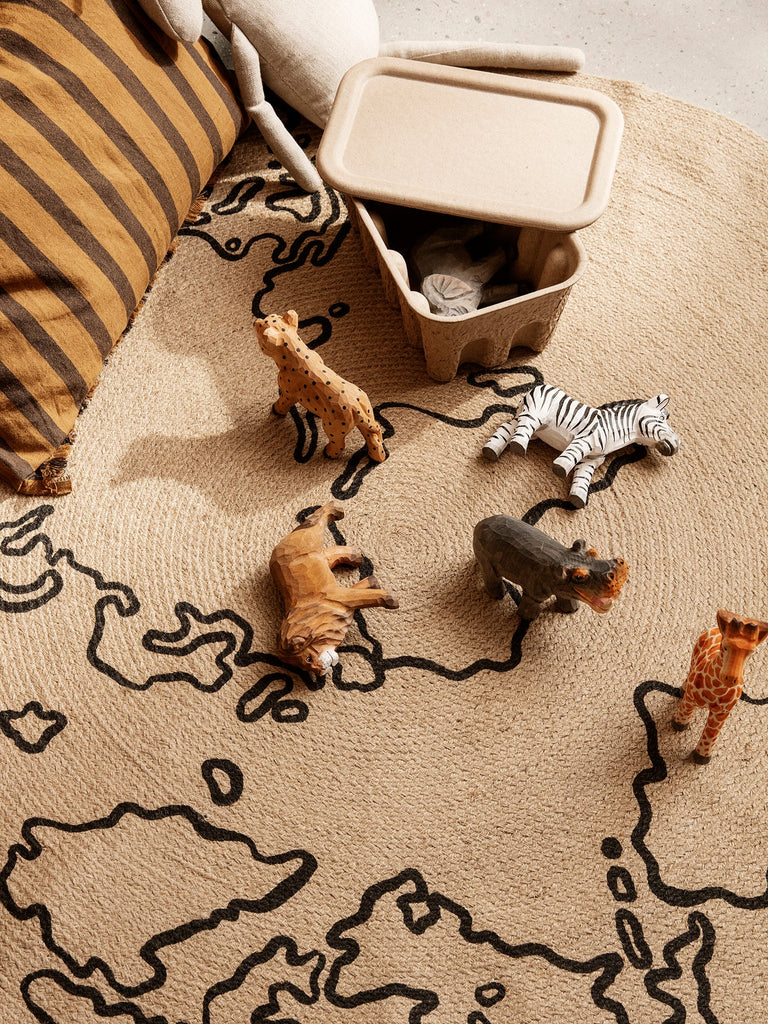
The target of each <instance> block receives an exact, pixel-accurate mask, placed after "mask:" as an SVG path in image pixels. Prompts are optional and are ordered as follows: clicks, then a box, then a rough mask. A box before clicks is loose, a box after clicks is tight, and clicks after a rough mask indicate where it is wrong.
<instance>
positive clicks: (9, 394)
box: [0, 363, 67, 451]
mask: <svg viewBox="0 0 768 1024" xmlns="http://www.w3.org/2000/svg"><path fill="white" fill-rule="evenodd" d="M0 392H2V393H3V394H4V395H5V397H6V398H7V400H8V402H6V403H2V404H0V422H2V423H3V425H4V426H5V424H6V422H8V421H9V420H10V419H11V416H12V409H11V408H10V407H9V404H8V403H10V405H11V406H13V407H15V409H17V410H18V409H23V410H24V413H23V416H24V419H25V420H26V421H27V423H28V424H30V425H31V426H33V427H34V428H35V430H36V431H37V432H38V433H39V434H40V436H41V437H42V438H44V439H45V440H46V441H47V442H48V444H50V445H51V446H53V447H55V448H58V446H59V445H60V444H61V442H62V441H63V440H64V438H65V437H66V436H67V435H66V432H65V431H63V430H62V429H61V427H59V426H58V424H56V423H54V421H53V420H52V419H51V417H50V416H49V415H48V413H47V412H46V411H45V409H43V408H42V407H41V406H40V405H39V404H38V403H37V402H36V401H34V399H33V397H32V395H30V393H29V391H28V390H27V389H26V388H25V387H24V385H23V384H22V383H21V381H20V380H19V379H18V377H16V376H15V375H14V374H13V373H11V371H10V370H9V369H8V367H7V366H5V365H4V364H3V363H0ZM27 429H28V428H27ZM19 450H20V446H19V444H18V443H17V444H16V451H19ZM21 450H22V451H23V448H21Z"/></svg>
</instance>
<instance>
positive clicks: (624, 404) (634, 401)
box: [597, 398, 647, 409]
mask: <svg viewBox="0 0 768 1024" xmlns="http://www.w3.org/2000/svg"><path fill="white" fill-rule="evenodd" d="M646 401H647V399H645V398H620V399H619V400H618V401H616V402H604V403H603V404H602V405H598V407H597V408H598V409H626V408H628V407H629V406H630V405H636V406H640V405H645V403H646Z"/></svg>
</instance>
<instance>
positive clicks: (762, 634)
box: [672, 608, 768, 764]
mask: <svg viewBox="0 0 768 1024" xmlns="http://www.w3.org/2000/svg"><path fill="white" fill-rule="evenodd" d="M766 636H768V622H762V621H761V620H760V619H742V618H741V617H740V616H738V615H734V614H733V612H727V611H725V609H724V608H721V609H720V611H719V612H718V613H717V625H716V626H713V627H712V629H708V630H707V631H706V632H705V633H702V634H701V636H700V637H699V639H698V640H697V641H696V644H695V645H694V648H693V654H692V655H691V667H690V669H689V670H688V678H687V680H686V682H685V689H684V690H683V697H682V700H681V701H680V704H679V705H678V708H677V711H676V712H675V715H674V718H673V719H672V727H673V728H674V729H678V730H679V729H687V728H688V726H689V725H690V724H691V719H692V718H693V716H694V713H695V711H696V709H697V708H706V709H707V712H708V713H707V721H706V724H705V725H704V730H703V732H702V734H701V737H700V738H699V742H698V743H697V744H696V749H695V750H694V751H693V753H692V754H691V757H692V758H693V760H694V761H695V762H696V763H697V764H708V763H709V761H710V759H711V757H712V747H713V746H714V745H715V740H716V739H717V737H718V735H719V733H720V730H721V729H722V727H723V725H724V724H725V720H726V718H727V717H728V715H730V713H731V711H732V710H733V709H734V708H735V707H736V705H737V703H738V701H739V697H741V691H742V690H743V688H744V663H745V662H746V660H747V658H748V657H749V656H750V654H752V652H753V651H754V649H755V648H756V647H757V645H758V644H761V643H762V642H763V640H765V638H766Z"/></svg>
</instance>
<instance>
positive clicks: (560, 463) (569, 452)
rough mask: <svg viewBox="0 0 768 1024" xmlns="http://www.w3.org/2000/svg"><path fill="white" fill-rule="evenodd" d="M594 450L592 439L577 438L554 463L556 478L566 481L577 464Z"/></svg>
mask: <svg viewBox="0 0 768 1024" xmlns="http://www.w3.org/2000/svg"><path fill="white" fill-rule="evenodd" d="M591 448H592V438H591V437H575V438H574V439H573V441H571V443H570V444H569V445H568V447H567V448H564V449H563V451H562V452H561V453H560V455H558V457H557V458H556V459H555V461H554V462H553V463H552V469H553V470H554V473H555V476H559V477H560V478H561V479H563V480H565V478H566V477H567V476H568V474H569V473H570V472H571V470H572V469H574V468H575V467H576V464H577V463H579V462H581V461H582V460H583V459H584V458H585V457H586V456H587V455H588V454H589V452H590V450H591Z"/></svg>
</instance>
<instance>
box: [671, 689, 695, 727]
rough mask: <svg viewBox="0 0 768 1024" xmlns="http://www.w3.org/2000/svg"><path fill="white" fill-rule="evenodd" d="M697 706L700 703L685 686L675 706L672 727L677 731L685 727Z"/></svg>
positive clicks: (689, 722)
mask: <svg viewBox="0 0 768 1024" xmlns="http://www.w3.org/2000/svg"><path fill="white" fill-rule="evenodd" d="M697 707H700V705H699V704H697V703H696V701H695V700H694V699H693V696H692V694H691V692H690V690H689V689H688V687H687V686H686V688H685V690H684V692H683V696H682V699H681V701H680V703H679V704H678V706H677V711H676V712H675V714H674V716H673V718H672V728H673V729H675V730H676V731H677V732H681V731H682V730H683V729H687V728H688V726H689V725H690V724H691V719H692V718H693V715H694V712H695V711H696V708H697Z"/></svg>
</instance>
